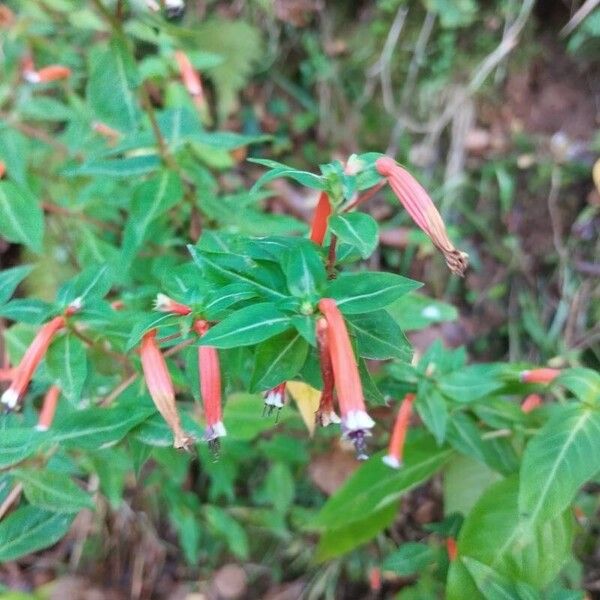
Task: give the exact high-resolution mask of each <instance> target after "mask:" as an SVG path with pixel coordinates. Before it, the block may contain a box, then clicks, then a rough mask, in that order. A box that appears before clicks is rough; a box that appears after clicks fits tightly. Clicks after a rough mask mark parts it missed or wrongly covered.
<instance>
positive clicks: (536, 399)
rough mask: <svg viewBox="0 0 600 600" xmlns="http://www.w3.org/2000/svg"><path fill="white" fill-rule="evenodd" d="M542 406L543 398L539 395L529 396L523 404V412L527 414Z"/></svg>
mask: <svg viewBox="0 0 600 600" xmlns="http://www.w3.org/2000/svg"><path fill="white" fill-rule="evenodd" d="M541 404H542V398H541V397H540V395H539V394H529V396H527V398H525V400H523V404H521V410H522V411H523V412H524V413H525V414H527V413H530V412H531V411H532V410H535V409H536V408H537V407H538V406H540V405H541Z"/></svg>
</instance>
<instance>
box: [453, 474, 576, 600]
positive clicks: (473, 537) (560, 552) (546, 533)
mask: <svg viewBox="0 0 600 600" xmlns="http://www.w3.org/2000/svg"><path fill="white" fill-rule="evenodd" d="M518 488H519V479H518V478H517V477H516V476H515V477H510V478H508V479H503V480H502V481H499V482H497V483H495V484H493V485H492V486H490V487H489V488H488V489H487V491H486V492H485V493H484V494H483V496H482V497H481V498H480V499H479V500H478V501H477V503H476V504H475V506H474V507H473V509H472V510H471V512H470V513H469V515H468V516H467V518H466V520H465V522H464V524H463V526H462V528H461V531H460V535H459V537H458V560H455V561H453V562H452V563H451V566H450V572H449V574H448V584H447V598H448V600H463V599H464V598H469V599H472V600H479V599H481V598H484V597H485V596H483V595H482V594H481V593H480V592H479V591H478V590H477V587H476V585H475V583H474V581H473V579H472V577H471V575H469V573H468V571H467V569H466V568H465V566H464V564H463V562H462V559H463V558H464V557H468V558H472V559H475V560H477V561H479V562H480V563H482V564H484V565H487V566H488V567H490V568H491V569H493V570H494V571H496V572H497V573H499V574H500V575H501V576H503V577H506V578H508V579H509V580H511V581H523V582H525V583H527V584H529V585H532V586H533V587H535V588H543V587H545V586H546V585H548V584H549V583H550V582H551V581H552V580H553V579H554V578H555V577H556V576H557V575H558V573H559V572H560V570H561V568H562V567H563V565H564V564H565V562H566V561H567V560H568V558H569V556H570V553H571V543H572V540H573V519H572V516H571V515H570V514H569V513H568V512H565V513H563V514H562V515H559V516H557V517H555V518H554V519H550V520H547V521H543V522H540V523H538V524H537V525H534V526H533V527H530V526H529V524H528V523H525V522H523V521H522V520H521V519H520V518H519V509H518V494H519V489H518ZM513 597H514V596H513Z"/></svg>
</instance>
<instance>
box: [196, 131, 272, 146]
mask: <svg viewBox="0 0 600 600" xmlns="http://www.w3.org/2000/svg"><path fill="white" fill-rule="evenodd" d="M190 139H192V140H194V141H197V142H199V143H201V144H206V145H207V146H214V147H215V148H222V149H223V150H235V149H236V148H241V147H243V146H248V145H250V144H261V143H263V142H267V141H269V140H271V139H272V136H270V135H244V134H242V133H236V132H235V131H199V132H198V133H195V134H193V135H191V136H190Z"/></svg>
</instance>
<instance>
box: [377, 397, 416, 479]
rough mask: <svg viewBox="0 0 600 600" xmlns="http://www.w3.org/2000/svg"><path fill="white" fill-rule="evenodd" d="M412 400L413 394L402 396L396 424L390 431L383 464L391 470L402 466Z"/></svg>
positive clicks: (413, 398)
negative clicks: (390, 434) (388, 445)
mask: <svg viewBox="0 0 600 600" xmlns="http://www.w3.org/2000/svg"><path fill="white" fill-rule="evenodd" d="M414 400H415V395H414V394H406V396H404V400H402V404H401V405H400V410H399V411H398V416H397V417H396V422H395V423H394V430H393V431H392V438H391V439H390V447H389V449H388V453H387V455H386V456H384V457H383V462H384V463H385V464H386V465H388V466H390V467H392V468H393V469H399V468H400V467H401V466H402V455H403V452H404V441H405V440H406V432H407V431H408V426H409V424H410V417H411V414H412V405H413V402H414Z"/></svg>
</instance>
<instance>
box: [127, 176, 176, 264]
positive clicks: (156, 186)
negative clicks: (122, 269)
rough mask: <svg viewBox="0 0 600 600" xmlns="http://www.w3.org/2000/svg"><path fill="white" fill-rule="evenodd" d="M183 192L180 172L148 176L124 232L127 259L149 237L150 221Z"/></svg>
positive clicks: (133, 203) (168, 207)
mask: <svg viewBox="0 0 600 600" xmlns="http://www.w3.org/2000/svg"><path fill="white" fill-rule="evenodd" d="M182 196H183V186H182V184H181V180H180V178H179V176H178V175H176V174H175V173H171V172H170V171H163V172H162V173H161V174H159V175H157V176H156V177H153V178H151V179H148V180H146V181H144V182H143V183H141V184H140V185H138V186H137V188H136V189H135V191H134V193H133V200H132V203H131V211H130V213H129V219H128V221H127V225H126V226H125V233H124V234H123V254H122V256H123V260H124V261H125V264H129V263H130V262H131V260H132V259H133V257H134V256H135V254H136V253H137V251H138V250H139V248H140V247H141V246H142V244H143V242H144V240H145V239H146V237H147V233H148V228H149V226H150V224H151V223H152V222H153V221H154V220H155V219H157V218H158V217H160V216H161V215H162V214H164V213H165V212H166V211H168V210H169V209H170V208H172V207H173V206H175V205H176V204H177V203H178V202H179V201H180V200H181V198H182Z"/></svg>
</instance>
